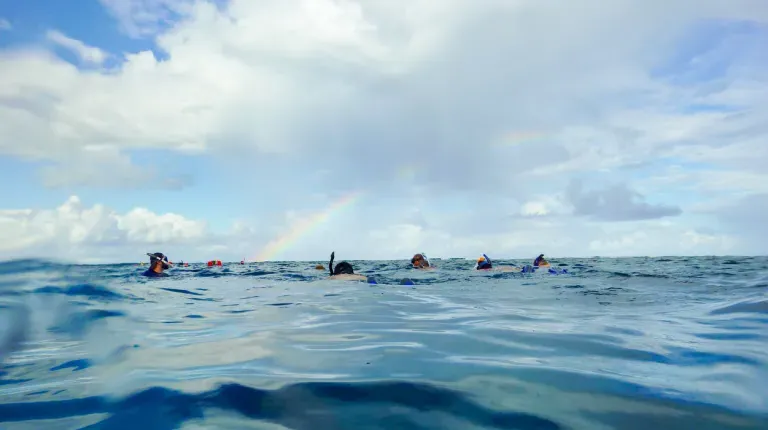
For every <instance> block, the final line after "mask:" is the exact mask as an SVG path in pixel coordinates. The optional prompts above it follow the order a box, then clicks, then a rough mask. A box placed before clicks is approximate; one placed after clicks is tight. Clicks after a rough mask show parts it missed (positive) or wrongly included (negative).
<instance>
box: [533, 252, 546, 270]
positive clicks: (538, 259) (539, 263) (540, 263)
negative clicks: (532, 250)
mask: <svg viewBox="0 0 768 430" xmlns="http://www.w3.org/2000/svg"><path fill="white" fill-rule="evenodd" d="M533 266H534V267H539V266H549V261H547V260H545V259H544V254H539V256H538V257H536V259H535V260H533Z"/></svg>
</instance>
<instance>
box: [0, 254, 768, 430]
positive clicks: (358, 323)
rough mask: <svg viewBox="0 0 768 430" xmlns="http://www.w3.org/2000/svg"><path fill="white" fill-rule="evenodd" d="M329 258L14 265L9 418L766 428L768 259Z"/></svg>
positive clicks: (305, 425) (5, 337) (2, 394)
mask: <svg viewBox="0 0 768 430" xmlns="http://www.w3.org/2000/svg"><path fill="white" fill-rule="evenodd" d="M316 263H323V264H327V263H326V262H325V261H320V262H303V263H293V262H286V263H260V264H250V265H245V266H241V265H239V264H232V265H225V267H223V268H208V267H203V266H202V265H191V266H190V267H183V268H174V269H171V270H170V271H169V273H171V274H172V276H170V277H168V278H163V279H148V278H144V277H142V276H139V275H140V273H141V272H142V271H143V270H144V269H145V268H146V266H145V267H138V266H137V265H135V264H130V265H112V266H64V265H57V264H51V263H46V262H43V261H18V262H6V263H0V428H2V429H42V428H53V429H78V428H87V429H136V428H138V429H141V430H149V429H171V428H187V429H199V428H231V429H235V428H258V429H285V428H290V429H313V430H318V429H638V430H639V429H643V430H646V429H697V430H702V429H767V428H768V346H767V344H766V341H767V340H768V295H767V294H766V292H767V291H768V259H767V258H746V259H745V258H668V259H651V258H633V259H600V258H595V259H583V260H561V261H557V262H556V263H559V264H560V265H562V266H561V267H565V268H567V269H568V270H569V271H570V273H569V274H568V275H550V274H546V273H535V274H532V275H530V274H528V275H521V274H519V273H497V274H488V273H477V272H475V271H473V270H470V269H471V268H472V265H473V262H471V261H466V260H443V261H435V262H434V263H436V264H437V265H439V270H438V271H435V272H417V271H414V270H410V269H408V268H407V261H405V260H404V261H386V262H379V261H376V262H364V261H360V262H353V264H354V265H355V267H356V269H357V271H358V272H362V273H366V274H375V275H376V276H377V280H378V282H379V284H378V285H368V284H366V283H363V282H350V281H329V280H326V279H325V277H326V275H327V274H326V272H321V271H317V270H315V269H314V265H315V264H316ZM498 263H500V262H497V264H498ZM517 263H518V264H520V263H525V262H517ZM405 277H408V278H410V279H412V280H413V281H414V283H415V285H414V286H404V285H399V284H400V281H401V280H402V279H403V278H405Z"/></svg>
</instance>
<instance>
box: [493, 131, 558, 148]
mask: <svg viewBox="0 0 768 430" xmlns="http://www.w3.org/2000/svg"><path fill="white" fill-rule="evenodd" d="M547 136H549V135H548V134H546V133H542V132H538V131H516V132H512V133H507V134H505V135H504V136H502V137H501V139H499V141H498V143H497V144H498V145H501V146H510V145H517V144H520V143H527V142H535V141H538V140H543V139H545V138H546V137H547Z"/></svg>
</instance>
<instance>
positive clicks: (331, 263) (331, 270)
mask: <svg viewBox="0 0 768 430" xmlns="http://www.w3.org/2000/svg"><path fill="white" fill-rule="evenodd" d="M335 257H336V251H333V252H331V261H329V262H328V270H329V271H330V272H331V276H333V259H334V258H335Z"/></svg>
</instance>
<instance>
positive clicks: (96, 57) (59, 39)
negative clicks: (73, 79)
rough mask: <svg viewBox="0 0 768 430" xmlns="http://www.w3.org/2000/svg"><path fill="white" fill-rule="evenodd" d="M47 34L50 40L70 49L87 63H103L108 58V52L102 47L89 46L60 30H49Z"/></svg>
mask: <svg viewBox="0 0 768 430" xmlns="http://www.w3.org/2000/svg"><path fill="white" fill-rule="evenodd" d="M45 36H46V38H48V40H50V41H51V42H53V43H55V44H57V45H59V46H61V47H62V48H66V49H69V50H70V51H72V53H74V54H75V55H77V56H78V58H80V60H82V61H84V62H86V63H93V64H101V63H103V62H104V60H106V59H107V53H106V52H104V51H102V50H101V49H99V48H95V47H93V46H88V45H86V44H85V43H83V42H81V41H79V40H77V39H72V38H71V37H69V36H67V35H65V34H64V33H62V32H60V31H58V30H49V31H48V32H47V33H46V35H45Z"/></svg>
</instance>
